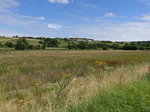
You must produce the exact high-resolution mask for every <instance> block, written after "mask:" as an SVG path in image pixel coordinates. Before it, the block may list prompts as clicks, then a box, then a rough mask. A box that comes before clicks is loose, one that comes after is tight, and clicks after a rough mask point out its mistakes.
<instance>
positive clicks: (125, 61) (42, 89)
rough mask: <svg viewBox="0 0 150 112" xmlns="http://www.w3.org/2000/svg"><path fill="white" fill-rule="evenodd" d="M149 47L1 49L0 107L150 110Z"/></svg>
mask: <svg viewBox="0 0 150 112" xmlns="http://www.w3.org/2000/svg"><path fill="white" fill-rule="evenodd" d="M149 66H150V51H98V50H95V51H86V50H85V51H73V50H72V51H69V50H37V51H15V50H1V51H0V112H150V86H149V85H150V74H149V72H150V71H149Z"/></svg>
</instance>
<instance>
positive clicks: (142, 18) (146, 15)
mask: <svg viewBox="0 0 150 112" xmlns="http://www.w3.org/2000/svg"><path fill="white" fill-rule="evenodd" d="M140 19H141V20H144V21H150V14H145V15H143V16H142V17H141V18H140Z"/></svg>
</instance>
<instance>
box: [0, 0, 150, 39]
mask: <svg viewBox="0 0 150 112" xmlns="http://www.w3.org/2000/svg"><path fill="white" fill-rule="evenodd" d="M0 35H4V36H14V35H19V36H34V37H51V38H54V37H62V38H64V37H67V38H72V37H81V38H82V37H84V38H91V39H95V40H111V41H141V40H142V41H144V40H150V0H0Z"/></svg>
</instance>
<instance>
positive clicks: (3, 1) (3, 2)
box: [0, 0, 20, 12]
mask: <svg viewBox="0 0 150 112" xmlns="http://www.w3.org/2000/svg"><path fill="white" fill-rule="evenodd" d="M19 5H20V4H19V2H17V0H0V12H9V11H10V8H14V7H17V6H19Z"/></svg>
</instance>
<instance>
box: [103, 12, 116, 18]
mask: <svg viewBox="0 0 150 112" xmlns="http://www.w3.org/2000/svg"><path fill="white" fill-rule="evenodd" d="M104 16H105V17H116V15H115V14H114V13H113V12H109V13H106V14H105V15H104Z"/></svg>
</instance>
